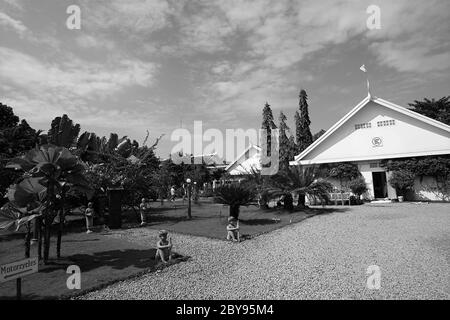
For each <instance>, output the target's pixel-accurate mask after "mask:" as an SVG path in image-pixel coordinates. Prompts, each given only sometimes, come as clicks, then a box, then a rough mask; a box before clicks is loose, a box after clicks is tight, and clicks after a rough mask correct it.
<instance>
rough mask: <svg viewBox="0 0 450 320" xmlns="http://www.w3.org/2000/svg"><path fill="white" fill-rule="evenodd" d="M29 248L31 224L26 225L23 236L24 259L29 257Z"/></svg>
mask: <svg viewBox="0 0 450 320" xmlns="http://www.w3.org/2000/svg"><path fill="white" fill-rule="evenodd" d="M30 248H31V222H28V224H27V234H26V235H25V258H29V257H30Z"/></svg>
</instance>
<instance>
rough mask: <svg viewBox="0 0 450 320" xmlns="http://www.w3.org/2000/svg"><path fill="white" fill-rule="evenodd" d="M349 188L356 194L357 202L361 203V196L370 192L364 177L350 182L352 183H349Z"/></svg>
mask: <svg viewBox="0 0 450 320" xmlns="http://www.w3.org/2000/svg"><path fill="white" fill-rule="evenodd" d="M348 187H349V188H350V190H352V192H353V193H354V194H356V196H357V201H360V199H361V195H362V194H364V193H365V192H367V190H368V189H367V185H366V180H365V179H364V177H362V176H361V177H357V178H354V179H352V180H350V182H349V183H348Z"/></svg>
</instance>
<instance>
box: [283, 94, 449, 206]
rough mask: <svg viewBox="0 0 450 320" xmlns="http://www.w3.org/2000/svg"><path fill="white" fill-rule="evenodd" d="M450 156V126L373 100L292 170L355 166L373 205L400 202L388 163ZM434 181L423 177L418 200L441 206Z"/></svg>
mask: <svg viewBox="0 0 450 320" xmlns="http://www.w3.org/2000/svg"><path fill="white" fill-rule="evenodd" d="M448 154H450V126H448V125H446V124H444V123H441V122H439V121H436V120H433V119H430V118H428V117H425V116H423V115H421V114H418V113H416V112H413V111H411V110H409V109H406V108H404V107H401V106H398V105H396V104H393V103H391V102H389V101H386V100H383V99H380V98H376V97H371V96H370V95H369V96H368V97H366V98H365V99H364V100H363V101H361V102H360V103H359V104H358V105H357V106H356V107H354V108H353V109H352V110H351V111H350V112H349V113H347V114H346V115H345V116H344V117H342V119H340V120H339V121H338V122H336V124H334V125H333V126H332V127H331V128H330V129H329V130H328V131H326V132H325V133H324V134H323V135H322V136H321V137H320V138H319V139H317V140H316V141H315V142H314V143H313V144H311V145H310V146H309V147H308V148H307V149H306V150H304V151H303V152H302V153H300V154H299V155H298V156H296V157H295V160H294V161H291V163H290V164H291V165H305V166H308V165H317V164H325V163H339V162H351V163H354V164H356V165H357V166H358V168H359V171H360V172H361V174H362V176H363V177H364V179H365V181H366V183H367V187H368V189H369V192H368V194H367V195H366V196H367V198H369V199H379V198H382V199H395V198H397V194H396V190H395V189H394V188H393V187H392V186H391V185H390V184H389V183H388V180H389V177H390V174H391V173H390V172H387V170H386V168H384V167H382V166H380V162H381V161H383V160H389V159H396V158H407V157H420V156H436V155H448ZM436 183H437V182H436V181H435V179H434V178H432V177H422V179H420V178H419V177H417V179H416V182H415V188H414V189H415V197H416V199H417V200H441V199H442V197H441V195H439V194H437V193H436V190H437V188H436Z"/></svg>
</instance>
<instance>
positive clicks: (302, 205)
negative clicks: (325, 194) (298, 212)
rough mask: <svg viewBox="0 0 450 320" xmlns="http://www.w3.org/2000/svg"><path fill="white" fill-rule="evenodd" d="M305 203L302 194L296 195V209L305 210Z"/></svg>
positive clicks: (304, 197)
mask: <svg viewBox="0 0 450 320" xmlns="http://www.w3.org/2000/svg"><path fill="white" fill-rule="evenodd" d="M305 203H306V195H304V194H299V195H298V203H297V207H299V208H305V207H306V205H305Z"/></svg>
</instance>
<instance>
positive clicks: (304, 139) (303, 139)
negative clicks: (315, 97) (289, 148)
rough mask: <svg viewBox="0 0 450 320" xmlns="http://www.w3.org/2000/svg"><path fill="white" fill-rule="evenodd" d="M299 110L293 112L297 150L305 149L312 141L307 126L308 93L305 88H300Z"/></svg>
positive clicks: (309, 121)
mask: <svg viewBox="0 0 450 320" xmlns="http://www.w3.org/2000/svg"><path fill="white" fill-rule="evenodd" d="M298 97H299V103H298V108H299V110H298V111H297V112H296V113H295V126H296V138H297V146H298V152H302V151H303V150H305V149H306V148H307V147H308V146H309V145H310V144H311V143H312V141H313V138H312V134H311V129H310V128H309V126H310V124H311V120H309V112H308V95H307V94H306V91H305V90H303V89H302V90H300V94H299V96H298Z"/></svg>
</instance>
